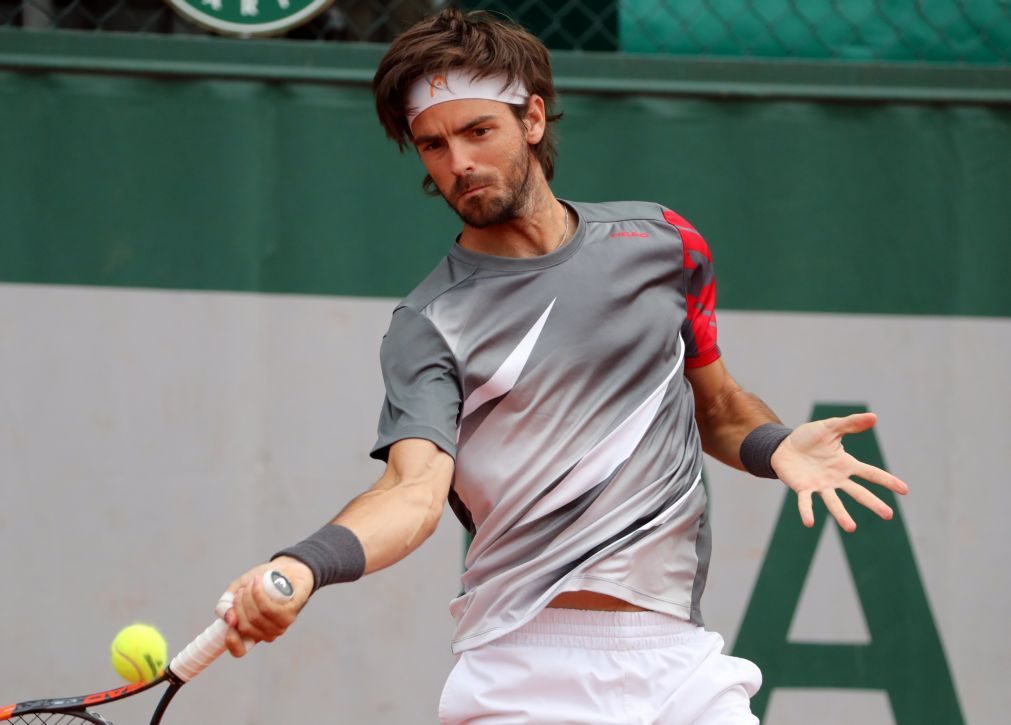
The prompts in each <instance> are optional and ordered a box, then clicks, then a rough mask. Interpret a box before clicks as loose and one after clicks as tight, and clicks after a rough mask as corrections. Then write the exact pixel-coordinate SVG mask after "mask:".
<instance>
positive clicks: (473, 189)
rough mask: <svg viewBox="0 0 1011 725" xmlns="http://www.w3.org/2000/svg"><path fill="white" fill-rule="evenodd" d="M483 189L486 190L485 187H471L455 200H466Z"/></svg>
mask: <svg viewBox="0 0 1011 725" xmlns="http://www.w3.org/2000/svg"><path fill="white" fill-rule="evenodd" d="M484 188H486V187H485V186H472V187H471V188H469V189H467V190H466V191H465V192H463V193H462V194H460V196H458V197H457V199H466V198H467V197H469V196H472V195H473V194H476V193H477V192H479V191H481V189H484Z"/></svg>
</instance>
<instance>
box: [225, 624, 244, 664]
mask: <svg viewBox="0 0 1011 725" xmlns="http://www.w3.org/2000/svg"><path fill="white" fill-rule="evenodd" d="M225 647H227V648H228V651H229V652H230V653H231V655H232V657H242V656H243V655H245V654H246V643H245V642H243V641H242V637H240V636H239V633H238V632H237V631H236V630H235V629H234V628H231V629H229V630H228V634H227V635H225Z"/></svg>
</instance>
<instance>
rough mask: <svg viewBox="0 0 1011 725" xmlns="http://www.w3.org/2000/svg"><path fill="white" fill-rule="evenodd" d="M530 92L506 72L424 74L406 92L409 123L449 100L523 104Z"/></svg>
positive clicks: (450, 71)
mask: <svg viewBox="0 0 1011 725" xmlns="http://www.w3.org/2000/svg"><path fill="white" fill-rule="evenodd" d="M529 95H530V94H529V93H527V89H526V87H525V86H524V85H523V83H522V81H520V80H519V79H518V78H517V79H516V80H515V81H514V82H513V83H512V85H509V84H508V81H507V79H506V76H504V75H493V76H488V77H486V78H475V77H474V71H471V70H460V69H456V70H449V71H446V72H445V73H439V74H436V75H430V76H424V77H422V78H420V79H418V80H417V81H416V82H415V83H414V85H413V86H411V90H410V91H408V93H407V125H408V126H412V125H413V124H414V119H416V118H417V117H418V116H419V115H420V114H422V113H424V112H425V111H427V110H428V109H429V108H431V107H432V106H437V105H439V104H440V103H445V102H446V101H462V100H465V99H480V100H486V101H501V102H502V103H519V104H524V103H526V102H527V97H528V96H529Z"/></svg>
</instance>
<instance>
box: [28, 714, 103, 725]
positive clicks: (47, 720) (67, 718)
mask: <svg viewBox="0 0 1011 725" xmlns="http://www.w3.org/2000/svg"><path fill="white" fill-rule="evenodd" d="M8 722H10V723H14V725H95V723H104V724H105V725H111V724H110V723H109V721H108V720H105V719H101V718H97V717H84V716H82V715H70V714H67V713H65V712H39V713H36V712H29V713H25V714H24V715H15V716H14V717H12V718H11V719H10V720H8Z"/></svg>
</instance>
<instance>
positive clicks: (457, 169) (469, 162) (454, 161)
mask: <svg viewBox="0 0 1011 725" xmlns="http://www.w3.org/2000/svg"><path fill="white" fill-rule="evenodd" d="M449 168H450V171H452V172H453V175H454V176H466V175H467V174H470V173H473V171H474V161H473V159H471V157H470V154H469V153H467V149H466V148H465V147H464V145H463V144H460V143H450V145H449Z"/></svg>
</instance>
